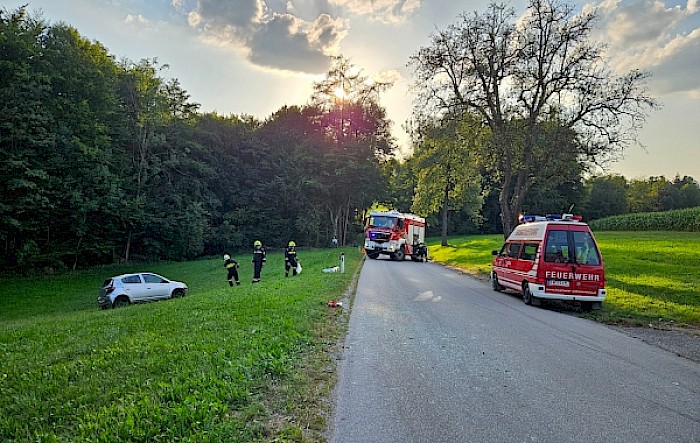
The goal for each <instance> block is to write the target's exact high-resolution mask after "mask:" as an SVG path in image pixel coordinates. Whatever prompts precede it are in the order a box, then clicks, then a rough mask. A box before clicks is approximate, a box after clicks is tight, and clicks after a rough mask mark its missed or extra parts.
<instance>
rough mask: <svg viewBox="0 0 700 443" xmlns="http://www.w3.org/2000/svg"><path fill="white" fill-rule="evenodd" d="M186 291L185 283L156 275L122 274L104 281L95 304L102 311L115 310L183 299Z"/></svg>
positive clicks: (143, 273)
mask: <svg viewBox="0 0 700 443" xmlns="http://www.w3.org/2000/svg"><path fill="white" fill-rule="evenodd" d="M188 291H189V288H188V287H187V285H186V284H185V283H182V282H179V281H172V280H168V279H167V278H165V277H162V276H160V275H158V274H152V273H150V272H139V273H137V274H122V275H118V276H116V277H111V278H108V279H107V280H105V282H104V283H103V284H102V287H101V288H100V291H99V296H98V297H97V303H99V305H100V307H101V308H102V309H107V308H117V307H121V306H126V305H130V304H131V303H139V302H146V301H155V300H162V299H166V298H177V297H184V296H185V295H187V292H188Z"/></svg>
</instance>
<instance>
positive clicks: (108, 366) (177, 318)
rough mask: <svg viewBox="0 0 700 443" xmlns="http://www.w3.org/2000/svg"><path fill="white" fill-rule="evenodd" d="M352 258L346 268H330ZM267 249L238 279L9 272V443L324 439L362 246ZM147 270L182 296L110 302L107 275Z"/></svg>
mask: <svg viewBox="0 0 700 443" xmlns="http://www.w3.org/2000/svg"><path fill="white" fill-rule="evenodd" d="M340 252H343V253H344V254H345V268H346V269H345V270H346V272H345V273H323V272H322V269H323V268H327V267H330V266H335V265H338V264H339V260H338V258H339V253H340ZM299 257H300V261H301V263H302V266H303V267H304V269H303V271H302V273H301V274H300V275H298V276H296V277H289V278H285V277H284V269H283V264H284V259H283V254H282V252H275V253H269V254H268V260H267V265H266V266H265V268H264V269H263V274H262V282H261V283H259V284H255V285H252V284H251V277H252V266H251V265H250V258H251V257H250V256H249V255H244V256H234V257H233V258H234V259H236V260H238V261H239V262H240V263H241V268H240V274H241V281H242V285H241V286H237V287H233V288H230V287H229V286H228V283H227V281H226V272H225V269H224V267H223V261H222V260H221V259H220V258H216V259H210V260H198V261H192V262H186V263H154V264H151V265H145V264H138V265H119V266H116V265H115V266H108V267H100V268H94V269H90V270H85V271H80V272H75V273H70V274H65V275H55V276H35V277H12V278H10V277H3V278H1V279H0V355H2V361H1V362H0V441H2V442H30V441H31V442H79V441H92V442H119V441H129V442H146V441H148V442H154V441H167V442H174V441H180V442H256V441H276V442H283V441H310V442H313V441H323V432H325V429H326V416H327V414H328V409H329V406H328V405H327V404H326V403H325V399H327V397H328V394H329V392H330V389H331V388H332V386H333V384H334V371H333V369H334V364H335V356H334V354H335V352H336V346H337V342H338V339H339V337H340V336H341V334H342V333H343V332H344V327H345V326H344V325H345V324H346V322H344V321H342V320H343V318H344V317H345V316H346V315H345V314H346V312H345V309H343V308H331V307H328V301H329V300H331V299H333V300H337V299H340V298H342V297H344V296H345V294H346V291H347V290H348V288H349V287H351V283H352V281H353V278H354V277H355V274H356V271H357V270H358V269H359V267H360V265H361V259H362V255H361V254H360V253H359V251H358V250H357V249H356V248H341V249H325V250H324V249H319V250H312V251H308V250H303V249H302V250H300V252H299ZM142 270H148V271H151V272H156V273H160V274H162V275H164V276H166V277H169V278H171V279H174V280H180V281H185V282H186V283H187V284H188V286H189V288H190V293H189V295H188V296H187V297H185V298H180V299H174V300H165V301H160V302H154V303H146V304H139V305H132V306H128V307H125V308H121V309H114V310H112V309H109V310H100V309H99V308H98V306H97V302H96V299H97V289H98V287H99V286H100V284H101V283H102V282H103V281H104V280H105V278H107V277H110V276H113V275H118V274H120V273H123V272H137V271H142Z"/></svg>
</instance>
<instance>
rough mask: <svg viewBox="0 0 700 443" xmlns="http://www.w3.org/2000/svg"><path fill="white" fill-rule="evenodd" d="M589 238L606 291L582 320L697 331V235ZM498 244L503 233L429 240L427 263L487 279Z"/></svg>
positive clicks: (602, 234)
mask: <svg viewBox="0 0 700 443" xmlns="http://www.w3.org/2000/svg"><path fill="white" fill-rule="evenodd" d="M594 235H595V237H596V240H597V241H598V244H599V246H600V250H601V253H602V255H603V260H604V263H605V274H606V288H607V290H608V291H607V299H606V301H605V302H604V303H603V309H601V310H600V311H594V312H591V313H587V314H585V315H586V316H587V317H590V318H593V319H596V320H598V321H601V322H605V323H611V324H625V325H647V324H649V323H657V324H658V323H663V324H667V325H668V324H673V325H677V326H689V327H694V328H700V233H699V232H669V231H664V232H658V231H651V232H631V231H627V232H613V231H604V232H595V233H594ZM502 244H503V236H502V235H476V236H462V237H452V238H450V239H449V246H446V247H443V246H440V243H439V239H432V241H431V242H429V244H428V247H429V251H430V257H431V259H432V260H434V261H436V262H441V263H445V264H447V265H450V266H454V267H457V268H460V269H463V270H464V271H466V272H469V273H471V274H474V275H476V276H478V277H480V278H483V279H487V278H488V276H489V274H490V270H491V261H492V258H493V257H492V255H491V251H492V250H494V249H500V248H501V246H502ZM559 305H562V304H559ZM571 307H572V308H575V306H573V305H572V306H571Z"/></svg>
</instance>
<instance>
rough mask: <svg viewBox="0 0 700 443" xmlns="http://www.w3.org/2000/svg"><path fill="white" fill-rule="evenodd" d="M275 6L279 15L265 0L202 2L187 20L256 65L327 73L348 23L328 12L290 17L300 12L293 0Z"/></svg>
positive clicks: (203, 32)
mask: <svg viewBox="0 0 700 443" xmlns="http://www.w3.org/2000/svg"><path fill="white" fill-rule="evenodd" d="M172 1H173V5H175V4H176V3H175V0H172ZM322 3H323V4H326V3H325V0H323V2H322ZM271 4H272V7H273V8H275V9H274V10H273V9H271V7H270V5H269V4H268V3H267V2H265V1H264V0H228V1H226V0H196V3H195V5H194V7H193V8H192V9H191V11H190V12H189V13H188V15H187V18H188V23H189V25H190V26H191V27H192V28H194V29H197V30H198V31H200V32H201V33H202V35H203V36H204V37H205V38H206V39H207V40H208V41H209V42H215V43H217V44H219V45H228V46H233V47H235V48H236V49H237V50H239V51H240V52H241V53H243V54H245V56H246V57H247V59H248V61H250V62H251V63H253V64H256V65H259V66H263V67H267V68H272V69H281V70H290V71H298V72H305V73H314V74H318V73H322V72H325V71H326V70H327V68H328V67H329V66H330V55H335V54H337V52H338V50H339V44H340V42H341V40H342V39H343V38H344V37H345V35H346V34H347V22H346V21H345V20H343V19H340V18H333V17H332V16H330V15H329V14H326V13H320V14H318V15H316V16H315V17H313V18H310V19H308V20H305V19H302V18H300V17H299V16H297V15H293V14H291V13H289V12H287V11H290V12H296V9H295V3H294V1H293V0H292V1H288V2H279V1H276V2H272V3H271ZM179 5H180V6H181V5H182V3H181V2H180V3H179ZM280 9H282V12H281V13H280V12H277V11H278V10H280Z"/></svg>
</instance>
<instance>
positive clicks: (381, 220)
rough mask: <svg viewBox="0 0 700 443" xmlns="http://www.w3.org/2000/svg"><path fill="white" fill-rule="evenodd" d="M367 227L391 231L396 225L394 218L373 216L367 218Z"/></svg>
mask: <svg viewBox="0 0 700 443" xmlns="http://www.w3.org/2000/svg"><path fill="white" fill-rule="evenodd" d="M368 225H369V226H372V227H374V228H387V229H392V228H393V227H394V226H395V225H396V217H387V216H373V217H370V218H369V223H368Z"/></svg>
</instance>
